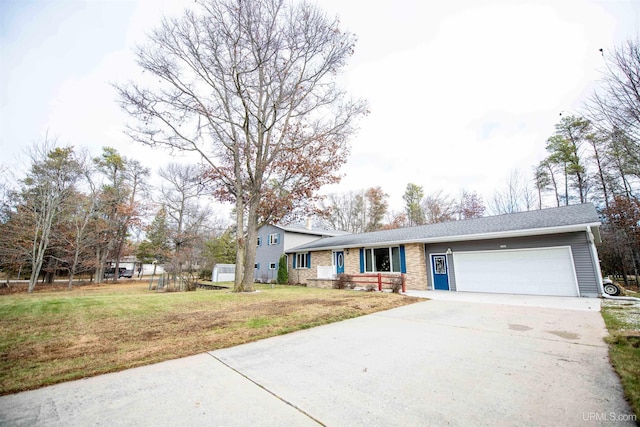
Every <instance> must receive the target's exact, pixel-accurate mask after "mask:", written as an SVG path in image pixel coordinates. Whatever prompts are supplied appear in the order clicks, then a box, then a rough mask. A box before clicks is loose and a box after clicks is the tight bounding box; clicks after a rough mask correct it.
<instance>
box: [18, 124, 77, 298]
mask: <svg viewBox="0 0 640 427" xmlns="http://www.w3.org/2000/svg"><path fill="white" fill-rule="evenodd" d="M56 145H57V143H56V141H55V140H51V139H49V137H48V136H45V138H44V140H43V141H42V142H41V143H38V144H34V146H33V147H32V149H31V153H30V156H31V170H30V171H29V173H28V174H27V177H26V178H25V179H24V180H23V184H24V187H23V190H22V192H21V193H22V197H21V199H22V200H21V202H22V206H23V210H22V212H23V213H24V214H25V215H26V216H27V223H28V224H29V225H30V229H29V232H30V235H31V238H30V251H29V260H30V261H31V277H30V278H29V286H28V291H29V292H33V289H34V288H35V286H36V283H37V280H38V276H39V275H40V270H41V269H42V264H43V262H44V256H45V253H46V251H47V250H48V249H49V243H50V241H51V238H52V236H51V233H52V230H53V227H54V222H55V221H56V220H57V218H58V215H59V214H60V211H61V207H62V206H63V205H64V203H65V202H66V201H67V199H68V198H69V197H70V196H71V195H72V194H73V191H74V186H75V184H76V182H77V181H78V179H79V178H80V176H81V170H80V167H79V164H78V162H77V161H76V159H75V157H74V153H73V148H72V147H65V148H60V147H57V146H56Z"/></svg>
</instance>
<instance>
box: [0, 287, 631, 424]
mask: <svg viewBox="0 0 640 427" xmlns="http://www.w3.org/2000/svg"><path fill="white" fill-rule="evenodd" d="M431 296H433V297H435V298H437V299H435V300H432V301H425V302H422V303H418V304H413V305H410V306H405V307H401V308H398V309H394V310H389V311H385V312H381V313H376V314H373V315H369V316H363V317H360V318H357V319H352V320H348V321H344V322H339V323H335V324H331V325H326V326H322V327H318V328H313V329H309V330H305V331H300V332H296V333H293V334H289V335H283V336H279V337H275V338H269V339H266V340H262V341H259V342H256V343H251V344H247V345H242V346H238V347H233V348H229V349H224V350H217V351H213V352H210V353H205V354H200V355H197V356H193V357H188V358H184V359H178V360H174V361H169V362H164V363H159V364H156V365H152V366H146V367H142V368H136V369H131V370H127V371H123V372H119V373H114V374H108V375H102V376H99V377H95V378H89V379H86V380H81V381H73V382H69V383H65V384H59V385H56V386H52V387H47V388H43V389H40V390H35V391H31V392H25V393H19V394H15V395H10V396H4V397H1V398H0V425H29V426H31V425H55V426H58V425H59V426H68V425H109V426H111V425H136V426H138V425H154V426H157V425H171V426H176V425H190V426H192V425H207V426H210V425H225V426H232V425H238V426H249V425H251V426H262V425H265V426H266V425H268V426H291V425H296V426H298V425H300V426H304V425H329V426H343V425H350V426H359V425H366V426H396V425H397V426H409V425H420V426H423V425H434V426H442V425H474V426H480V425H491V426H495V425H532V426H538V425H559V426H571V425H585V424H602V423H605V424H608V423H609V422H612V421H619V420H621V421H620V422H617V423H616V424H615V425H635V424H634V423H633V422H632V421H630V420H629V419H630V417H631V411H630V409H629V407H628V405H627V404H626V402H625V401H624V399H623V397H622V391H621V390H622V389H621V386H620V383H619V381H618V378H617V376H616V375H615V373H614V372H613V370H612V368H611V367H610V365H609V363H608V356H607V347H606V345H605V343H604V342H603V337H604V336H605V334H606V330H605V328H604V323H603V321H602V318H601V316H600V313H599V301H598V300H595V299H594V300H590V301H588V300H586V299H566V300H565V303H564V304H563V303H562V299H559V300H558V299H557V298H555V299H554V302H553V303H552V300H551V299H547V300H543V301H547V302H546V303H545V304H536V303H534V302H533V301H534V300H531V301H529V302H528V303H527V302H526V298H525V300H524V301H525V304H524V305H522V304H517V303H516V302H515V300H512V301H509V300H508V298H507V299H499V298H498V299H496V300H494V301H486V300H484V299H483V298H485V297H484V296H481V297H478V300H477V301H474V299H473V295H468V294H467V295H464V297H461V298H458V299H457V300H456V299H455V298H454V300H451V295H450V293H448V294H447V295H445V296H443V297H442V298H438V295H436V294H431ZM548 298H553V297H548ZM520 301H522V300H520ZM549 305H551V306H552V307H553V306H556V305H560V306H566V307H571V309H559V308H549V307H547V306H549Z"/></svg>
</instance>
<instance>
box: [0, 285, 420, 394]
mask: <svg viewBox="0 0 640 427" xmlns="http://www.w3.org/2000/svg"><path fill="white" fill-rule="evenodd" d="M257 288H258V292H254V293H241V294H238V293H231V292H229V291H227V290H217V291H211V290H202V289H198V290H197V291H194V292H182V293H157V292H155V291H149V290H148V285H147V283H146V282H140V281H132V282H130V283H118V284H106V285H92V286H82V287H76V288H74V290H72V291H66V290H65V291H61V290H58V291H40V292H36V293H34V294H26V293H20V294H10V295H2V296H0V322H2V323H1V324H2V327H1V328H0V394H8V393H15V392H18V391H22V390H29V389H34V388H38V387H42V386H45V385H49V384H55V383H59V382H62V381H68V380H74V379H78V378H83V377H88V376H93V375H98V374H103V373H106V372H113V371H119V370H122V369H127V368H132V367H135V366H141V365H146V364H150V363H156V362H160V361H164V360H169V359H175V358H178V357H184V356H189V355H193V354H198V353H201V352H205V351H209V350H215V349H219V348H225V347H230V346H234V345H238V344H242V343H246V342H250V341H255V340H258V339H261V338H266V337H270V336H274V335H280V334H286V333H289V332H293V331H297V330H300V329H305V328H310V327H314V326H318V325H323V324H326V323H331V322H337V321H340V320H344V319H349V318H353V317H357V316H361V315H364V314H369V313H373V312H376V311H381V310H387V309H390V308H394V307H399V306H402V305H406V304H411V303H414V302H417V301H420V299H417V298H412V297H406V296H402V295H396V294H391V293H378V292H359V291H342V290H334V289H330V290H329V289H312V288H305V287H297V286H276V287H275V288H273V289H272V288H271V285H265V286H261V285H257Z"/></svg>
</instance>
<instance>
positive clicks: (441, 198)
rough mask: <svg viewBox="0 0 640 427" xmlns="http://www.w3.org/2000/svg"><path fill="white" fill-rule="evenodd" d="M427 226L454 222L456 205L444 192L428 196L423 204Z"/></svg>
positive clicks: (440, 191)
mask: <svg viewBox="0 0 640 427" xmlns="http://www.w3.org/2000/svg"><path fill="white" fill-rule="evenodd" d="M420 207H421V208H422V212H423V216H424V220H425V224H436V223H439V222H447V221H453V220H454V219H455V214H456V203H455V202H454V200H453V199H451V198H450V197H449V196H447V195H446V194H444V193H443V191H442V190H439V191H436V192H433V193H430V194H427V195H426V196H425V197H424V199H423V200H422V203H421V204H420Z"/></svg>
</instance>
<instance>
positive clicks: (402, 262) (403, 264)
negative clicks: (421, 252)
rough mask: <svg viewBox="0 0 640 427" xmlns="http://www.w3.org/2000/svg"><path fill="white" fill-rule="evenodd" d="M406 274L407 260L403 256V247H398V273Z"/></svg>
mask: <svg viewBox="0 0 640 427" xmlns="http://www.w3.org/2000/svg"><path fill="white" fill-rule="evenodd" d="M406 272H407V259H406V258H405V255H404V245H400V273H406Z"/></svg>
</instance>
